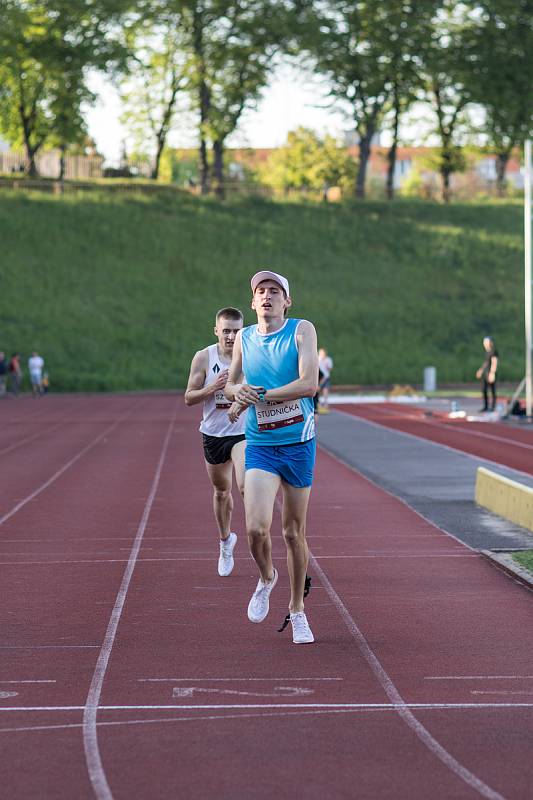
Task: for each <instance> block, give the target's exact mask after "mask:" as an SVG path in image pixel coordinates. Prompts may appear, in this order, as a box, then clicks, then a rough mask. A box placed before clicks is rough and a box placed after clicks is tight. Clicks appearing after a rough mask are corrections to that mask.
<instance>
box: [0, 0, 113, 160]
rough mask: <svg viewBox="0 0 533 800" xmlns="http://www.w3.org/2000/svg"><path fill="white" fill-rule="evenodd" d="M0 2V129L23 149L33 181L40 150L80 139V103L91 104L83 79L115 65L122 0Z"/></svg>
mask: <svg viewBox="0 0 533 800" xmlns="http://www.w3.org/2000/svg"><path fill="white" fill-rule="evenodd" d="M0 2H1V3H2V6H1V11H2V19H3V22H4V24H3V26H2V28H1V30H0V56H1V60H0V129H1V131H2V133H3V134H4V136H6V138H7V139H8V140H9V141H10V142H11V143H12V144H15V145H18V144H21V145H23V146H24V148H25V150H26V159H27V171H28V172H29V174H30V175H36V174H37V166H36V156H37V154H38V152H39V150H40V149H41V148H42V147H43V146H44V145H45V144H49V143H53V142H54V141H55V142H57V141H58V139H62V140H64V137H65V135H67V136H68V137H74V138H75V139H79V138H80V137H82V136H83V134H84V130H83V129H82V128H83V125H82V114H81V104H82V103H83V102H86V101H90V99H91V98H92V95H91V93H90V92H89V91H88V90H87V88H86V85H85V73H86V70H87V68H88V67H90V66H94V67H97V68H106V69H107V68H109V66H110V65H111V64H112V63H113V61H116V59H117V58H118V56H119V54H120V52H121V51H122V48H121V45H120V43H119V42H118V38H117V36H116V35H115V33H116V30H115V27H116V23H117V21H118V20H119V19H120V18H121V17H122V14H123V13H124V10H125V9H126V7H127V5H128V0H92V2H91V3H86V2H84V0H24V1H23V0H0ZM67 144H68V143H67Z"/></svg>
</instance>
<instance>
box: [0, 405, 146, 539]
mask: <svg viewBox="0 0 533 800" xmlns="http://www.w3.org/2000/svg"><path fill="white" fill-rule="evenodd" d="M135 405H137V404H135ZM132 410H133V406H131V408H130V409H129V410H128V411H127V412H126V413H125V414H123V415H122V417H120V418H119V419H117V421H116V422H114V423H113V424H112V425H110V426H109V427H108V428H106V429H105V431H104V432H103V433H101V434H100V435H99V436H97V437H96V439H93V440H92V442H89V444H88V445H86V446H85V447H84V448H83V450H80V451H79V452H78V453H77V454H76V455H75V456H74V457H73V458H71V459H70V461H67V463H66V464H64V465H63V466H62V467H61V469H58V470H57V472H54V474H53V475H52V477H51V478H48V480H47V481H45V482H44V483H43V484H41V486H39V488H38V489H35V491H34V492H32V493H31V494H29V495H28V496H27V497H25V498H24V499H23V500H21V501H20V503H17V504H16V506H14V507H13V508H12V509H11V511H8V512H7V514H4V516H3V517H0V525H3V524H4V522H7V520H8V519H11V517H12V516H14V515H15V514H16V513H17V511H20V509H21V508H24V506H25V505H26V504H27V503H29V502H31V500H34V499H35V498H36V497H37V496H38V495H40V494H41V492H44V490H45V489H47V488H48V487H49V486H51V485H52V483H54V482H55V481H56V480H57V479H58V478H60V477H61V475H63V474H64V473H65V472H66V471H67V470H68V469H70V467H72V466H73V465H74V464H75V463H76V461H79V459H80V458H82V456H84V455H85V453H88V452H89V450H92V448H93V447H95V445H97V444H98V442H99V441H101V440H102V439H103V438H104V436H107V435H108V434H109V433H111V431H112V430H114V429H115V428H116V427H117V425H119V424H120V423H121V422H122V421H123V420H124V419H125V418H126V417H127V416H128V414H129V413H130V412H131V411H132Z"/></svg>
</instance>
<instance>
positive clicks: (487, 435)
mask: <svg viewBox="0 0 533 800" xmlns="http://www.w3.org/2000/svg"><path fill="white" fill-rule="evenodd" d="M377 411H379V412H380V413H381V414H385V415H387V414H388V415H393V414H394V413H395V412H394V411H393V410H392V409H389V408H377ZM408 419H409V420H410V421H412V422H422V423H424V424H425V425H428V426H429V427H430V428H442V430H444V431H446V432H448V433H449V432H450V430H452V431H453V432H454V433H467V434H468V435H469V436H478V437H479V438H480V439H493V440H494V441H495V442H504V444H512V445H514V446H515V447H522V448H524V449H525V450H533V444H526V443H525V442H519V441H517V440H516V439H506V438H505V436H496V435H495V434H494V433H485V432H484V431H473V430H470V429H469V428H467V427H466V426H463V425H457V426H455V425H450V424H444V423H443V422H436V421H435V420H434V419H433V418H432V419H425V418H420V417H415V416H411V417H408Z"/></svg>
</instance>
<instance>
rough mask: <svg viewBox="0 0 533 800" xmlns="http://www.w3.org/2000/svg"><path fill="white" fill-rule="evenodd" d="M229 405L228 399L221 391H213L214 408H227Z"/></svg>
mask: <svg viewBox="0 0 533 800" xmlns="http://www.w3.org/2000/svg"><path fill="white" fill-rule="evenodd" d="M230 406H231V403H230V401H229V400H228V398H227V397H226V395H225V394H224V392H222V391H220V390H219V391H218V392H215V407H216V408H229V407H230Z"/></svg>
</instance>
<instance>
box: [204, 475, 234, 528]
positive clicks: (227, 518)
mask: <svg viewBox="0 0 533 800" xmlns="http://www.w3.org/2000/svg"><path fill="white" fill-rule="evenodd" d="M232 466H233V465H232V461H231V460H230V461H225V462H224V463H223V464H209V463H208V462H207V461H206V462H205V468H206V470H207V474H208V475H209V480H210V481H211V483H212V484H213V511H214V512H215V519H216V521H217V525H218V531H219V534H220V538H221V539H227V538H228V536H229V535H230V531H231V512H232V511H233V497H232V496H231V481H232V476H231V470H232Z"/></svg>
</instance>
